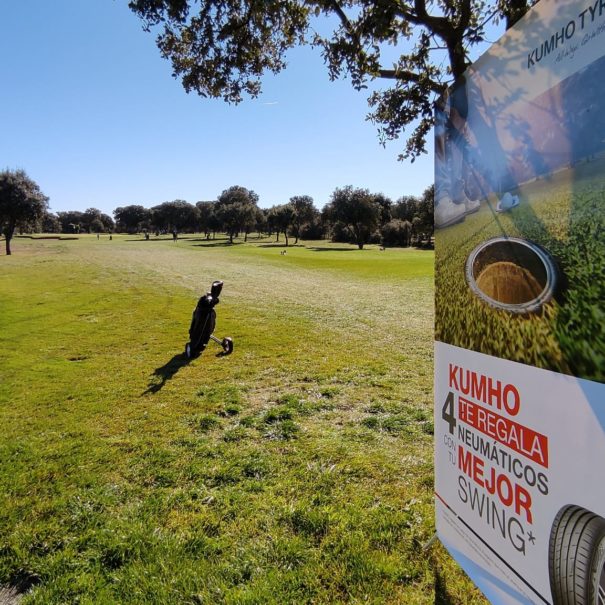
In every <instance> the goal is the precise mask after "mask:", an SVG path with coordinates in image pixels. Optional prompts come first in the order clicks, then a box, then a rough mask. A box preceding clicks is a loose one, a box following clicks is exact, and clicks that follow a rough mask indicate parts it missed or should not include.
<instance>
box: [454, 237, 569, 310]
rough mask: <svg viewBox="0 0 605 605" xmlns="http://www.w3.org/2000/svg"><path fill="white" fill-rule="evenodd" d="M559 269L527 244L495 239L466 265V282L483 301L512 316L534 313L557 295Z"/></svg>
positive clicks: (487, 243) (522, 241) (521, 240)
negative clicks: (512, 314)
mask: <svg viewBox="0 0 605 605" xmlns="http://www.w3.org/2000/svg"><path fill="white" fill-rule="evenodd" d="M557 280H558V275H557V268H556V266H555V263H554V262H553V260H552V258H551V257H550V256H549V255H548V254H547V253H546V252H545V251H544V250H542V248H540V247H539V246H537V245H536V244H534V243H533V242H530V241H528V240H524V239H519V238H514V237H496V238H493V239H490V240H487V241H485V242H483V243H482V244H480V245H479V246H477V247H476V248H475V249H474V250H473V251H472V252H471V253H470V255H469V257H468V259H467V261H466V281H467V283H468V285H469V287H470V289H471V290H472V291H473V293H474V294H475V295H476V296H478V297H479V298H480V299H481V300H483V301H485V302H486V303H488V304H489V305H491V306H492V307H495V308H496V309H502V310H505V311H509V312H510V313H517V314H525V313H535V312H536V311H539V310H540V309H541V308H542V306H543V305H544V304H545V303H547V302H548V301H549V300H550V299H551V298H552V297H553V295H554V292H555V288H556V285H557Z"/></svg>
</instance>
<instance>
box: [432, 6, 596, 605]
mask: <svg viewBox="0 0 605 605" xmlns="http://www.w3.org/2000/svg"><path fill="white" fill-rule="evenodd" d="M435 118H436V125H435V226H436V235H435V250H436V295H435V305H436V320H435V324H436V326H435V330H436V334H435V340H436V342H435V475H436V476H435V492H436V497H435V502H436V517H437V518H436V521H437V531H438V534H439V537H440V539H441V541H442V542H443V543H444V544H445V546H446V547H447V548H448V550H449V551H450V552H451V553H452V555H453V556H454V557H455V558H456V560H457V561H458V562H459V563H460V565H461V566H462V567H463V568H464V570H465V571H466V572H467V573H468V574H469V575H470V577H471V578H472V579H473V581H474V582H475V583H476V584H477V585H478V586H479V588H480V589H481V590H482V591H483V592H484V594H485V595H486V596H487V597H488V599H490V601H491V602H492V603H511V604H512V603H515V604H518V603H553V604H555V605H573V604H578V605H579V604H588V603H590V604H591V605H592V604H602V603H605V384H604V383H605V0H596V1H595V0H592V1H589V2H586V1H581V0H580V1H578V0H569V1H568V0H557V1H555V0H541V2H539V3H538V4H537V5H536V6H535V7H534V9H532V10H531V11H530V12H529V13H528V14H527V15H526V16H525V17H524V18H523V19H522V20H521V21H520V22H519V23H518V24H517V25H516V26H515V27H514V28H512V29H511V30H509V31H508V32H507V33H506V35H505V36H504V37H503V38H502V39H501V40H500V41H499V42H498V43H496V44H495V45H494V46H493V47H492V48H491V49H490V50H489V51H488V52H487V53H486V54H485V55H483V56H482V57H481V59H480V60H479V61H478V62H477V63H475V64H474V65H473V66H472V67H471V68H470V69H469V70H468V71H467V72H466V74H465V77H463V78H461V79H460V81H458V82H457V83H456V85H455V86H454V87H452V89H451V90H450V91H449V92H448V94H447V96H446V97H445V98H444V99H443V100H442V103H441V104H440V106H439V107H438V109H437V111H436V115H435Z"/></svg>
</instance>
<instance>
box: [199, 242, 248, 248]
mask: <svg viewBox="0 0 605 605" xmlns="http://www.w3.org/2000/svg"><path fill="white" fill-rule="evenodd" d="M198 241H202V240H198ZM203 242H204V243H203V244H193V245H194V246H196V247H199V248H230V247H231V246H241V244H242V242H233V243H232V244H231V243H229V240H219V241H214V240H210V241H207V240H203Z"/></svg>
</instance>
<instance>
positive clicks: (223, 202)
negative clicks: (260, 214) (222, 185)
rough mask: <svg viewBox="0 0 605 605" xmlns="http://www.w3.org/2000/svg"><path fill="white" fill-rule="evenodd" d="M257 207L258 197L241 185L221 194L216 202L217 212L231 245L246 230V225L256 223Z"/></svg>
mask: <svg viewBox="0 0 605 605" xmlns="http://www.w3.org/2000/svg"><path fill="white" fill-rule="evenodd" d="M257 206H258V195H257V194H256V193H254V191H252V190H250V189H246V188H245V187H241V186H240V185H234V186H232V187H229V189H225V191H223V192H222V193H221V195H220V196H219V197H218V199H217V201H216V208H215V211H216V215H217V217H218V218H219V220H220V221H221V224H222V228H223V229H224V230H225V233H226V234H227V235H228V236H229V243H231V244H232V243H233V238H234V237H235V236H236V235H237V234H238V233H239V232H240V231H245V230H246V225H250V224H252V223H253V222H254V219H255V217H256V208H257ZM246 235H247V233H246Z"/></svg>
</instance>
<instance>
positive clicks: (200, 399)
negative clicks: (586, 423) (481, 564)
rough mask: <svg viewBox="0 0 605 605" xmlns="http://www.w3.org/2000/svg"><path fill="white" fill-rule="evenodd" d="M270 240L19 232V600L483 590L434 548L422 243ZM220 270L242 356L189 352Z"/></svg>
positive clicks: (371, 595) (447, 597) (12, 523)
mask: <svg viewBox="0 0 605 605" xmlns="http://www.w3.org/2000/svg"><path fill="white" fill-rule="evenodd" d="M284 250H286V248H285V247H284V246H283V244H282V243H281V242H279V243H276V242H275V238H272V239H269V238H265V239H257V238H256V236H254V237H252V238H249V240H248V242H247V243H244V242H243V241H241V240H239V241H238V240H236V242H235V243H234V244H233V245H228V240H226V239H222V238H221V239H218V238H217V239H216V240H212V239H211V240H206V239H205V238H203V237H202V236H197V235H188V236H182V237H179V239H178V241H177V242H173V241H172V237H170V236H160V237H155V236H152V237H151V238H150V240H149V241H146V240H145V238H144V237H143V236H141V235H113V238H112V239H111V240H110V239H109V236H108V235H101V237H100V238H99V239H97V237H96V236H95V235H80V236H78V237H76V238H71V239H59V238H58V236H57V237H55V238H54V239H51V238H43V237H40V236H33V237H31V238H15V239H14V241H13V254H12V256H3V257H1V262H0V287H1V291H2V296H1V297H0V342H1V347H0V402H1V405H0V414H1V425H2V429H3V430H2V432H1V434H0V455H1V457H2V461H3V463H2V465H1V467H0V469H1V471H0V586H1V587H3V590H5V591H7V590H8V591H12V592H13V593H14V594H16V595H17V598H18V602H19V603H21V604H23V605H25V604H27V603H36V604H56V603H140V604H155V603H157V604H160V603H162V604H164V603H165V604H168V603H183V604H201V603H204V604H206V603H207V604H215V603H230V604H244V603H250V604H251V603H255V604H265V603H275V604H285V603H293V604H294V603H296V604H300V603H325V604H333V603H385V604H387V603H388V604H392V603H401V604H410V605H413V604H416V603H419V604H423V603H426V604H430V603H439V604H447V605H455V604H460V605H462V604H479V603H484V602H485V601H484V599H483V597H482V596H481V595H480V593H479V592H478V591H477V590H476V589H475V588H474V587H473V585H472V583H471V582H470V581H469V580H468V579H467V578H466V576H465V575H464V574H463V572H462V571H460V569H459V567H458V566H457V564H456V563H454V561H453V560H452V559H451V558H450V556H449V555H448V554H447V553H446V552H445V550H444V549H443V548H442V547H441V545H440V544H439V542H438V541H436V540H434V541H431V539H432V538H433V535H434V505H433V498H434V494H433V412H432V409H433V403H432V391H433V363H432V357H433V295H434V286H433V263H434V255H433V252H431V251H420V250H415V249H397V248H393V249H387V250H386V251H383V250H380V249H379V248H378V247H377V246H367V247H366V249H364V250H358V249H357V247H356V246H354V245H347V244H331V243H328V242H327V241H312V242H309V241H305V242H302V243H301V245H297V246H290V247H288V248H287V251H286V253H283V251H284ZM218 279H220V280H223V281H224V288H223V291H222V294H221V297H220V304H219V305H218V306H217V307H216V313H217V324H216V330H215V334H216V336H217V337H219V338H223V337H225V336H230V337H232V338H233V342H234V351H233V353H232V354H231V355H222V354H221V353H222V350H221V347H220V346H218V345H217V344H215V343H213V342H212V341H211V342H210V343H209V345H208V348H207V349H206V350H205V351H204V353H203V354H202V355H201V356H200V357H198V358H196V359H193V360H190V359H188V358H187V357H186V356H185V354H184V348H185V344H186V343H187V340H188V328H189V323H190V320H191V314H192V311H193V309H194V308H195V305H196V302H197V299H198V298H199V297H200V296H201V295H203V294H204V293H205V292H207V291H208V290H209V288H210V284H211V283H212V281H213V280H218ZM15 602H16V601H15Z"/></svg>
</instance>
